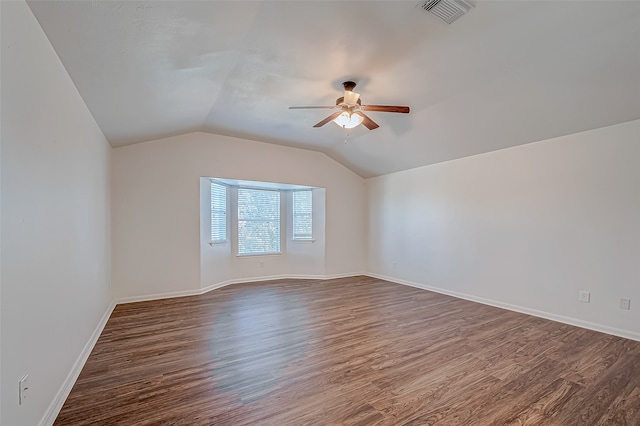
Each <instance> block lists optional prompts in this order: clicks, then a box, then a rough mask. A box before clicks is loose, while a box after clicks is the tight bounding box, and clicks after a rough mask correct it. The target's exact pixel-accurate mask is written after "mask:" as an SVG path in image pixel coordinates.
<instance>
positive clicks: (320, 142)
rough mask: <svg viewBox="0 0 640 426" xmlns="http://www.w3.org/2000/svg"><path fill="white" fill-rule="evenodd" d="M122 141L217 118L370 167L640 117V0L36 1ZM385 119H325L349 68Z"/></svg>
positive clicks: (60, 49) (413, 162)
mask: <svg viewBox="0 0 640 426" xmlns="http://www.w3.org/2000/svg"><path fill="white" fill-rule="evenodd" d="M28 4H29V6H30V7H31V9H32V10H33V12H34V14H35V16H36V18H37V19H38V21H39V22H40V24H41V25H42V27H43V29H44V31H45V33H46V34H47V36H48V38H49V40H50V41H51V43H52V45H53V47H54V48H55V50H56V51H57V53H58V55H59V57H60V59H61V60H62V62H63V64H64V66H65V68H66V69H67V71H68V72H69V74H70V76H71V78H72V79H73V81H74V83H75V85H76V86H77V88H78V91H79V93H80V95H81V96H82V97H83V99H84V100H85V102H86V104H87V106H88V108H89V109H90V111H91V112H92V114H93V116H94V117H95V119H96V121H97V122H98V124H99V126H100V127H101V129H102V131H103V132H104V134H105V136H106V137H107V139H108V140H109V141H110V143H111V144H112V145H113V146H116V147H117V146H122V145H128V144H134V143H138V142H142V141H148V140H152V139H157V138H161V137H165V136H170V135H176V134H181V133H188V132H192V131H204V132H210V133H217V134H223V135H229V136H237V137H241V138H246V139H253V140H257V141H263V142H269V143H275V144H281V145H288V146H293V147H299V148H304V149H311V150H316V151H321V152H324V153H326V154H327V155H329V156H330V157H332V158H334V159H336V160H337V161H339V162H341V163H343V164H344V165H346V166H347V167H349V168H351V169H353V170H354V171H355V172H357V173H358V174H360V175H361V176H363V177H369V176H376V175H380V174H386V173H390V172H394V171H398V170H403V169H408V168H412V167H416V166H421V165H427V164H433V163H437V162H441V161H446V160H450V159H454V158H459V157H464V156H469V155H474V154H479V153H483V152H488V151H492V150H496V149H501V148H505V147H510V146H515V145H520V144H524V143H529V142H534V141H538V140H543V139H547V138H551V137H555V136H561V135H566V134H570V133H576V132H580V131H584V130H589V129H594V128H598V127H602V126H607V125H611V124H617V123H621V122H625V121H629V120H634V119H638V118H640V2H638V1H620V2H618V1H477V2H475V3H474V5H475V7H474V8H473V9H472V10H471V11H470V12H469V13H468V14H467V15H465V16H463V17H462V18H460V19H459V20H458V21H456V22H454V23H453V24H451V25H447V24H445V23H444V22H441V21H439V20H437V19H435V18H433V17H432V16H430V15H428V14H426V13H425V12H424V11H423V10H422V9H421V8H419V7H416V6H417V5H418V4H419V3H418V0H414V1H193V2H191V1H67V0H63V1H55V0H54V1H29V2H28ZM345 80H354V81H356V82H357V83H358V86H357V87H356V89H355V91H356V92H358V93H360V94H361V97H362V100H363V104H391V105H409V106H411V113H410V114H408V115H406V114H393V113H376V112H371V113H369V116H370V117H371V118H372V119H373V120H375V121H376V122H377V123H378V124H380V128H378V129H376V130H373V131H369V130H367V129H366V128H365V127H363V126H359V127H358V128H356V129H353V130H352V131H351V132H350V135H349V136H348V138H347V143H346V144H345V143H344V140H345V131H344V130H343V129H341V128H340V127H338V126H336V125H334V124H332V123H329V124H327V125H326V126H324V127H322V128H313V127H312V126H313V125H314V124H315V123H317V122H318V121H320V120H322V119H323V118H324V117H326V116H327V115H328V114H329V113H330V112H331V111H330V110H289V109H288V107H289V106H292V105H332V104H334V103H335V99H336V98H337V97H339V96H341V95H342V86H341V82H342V81H345Z"/></svg>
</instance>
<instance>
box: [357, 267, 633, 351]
mask: <svg viewBox="0 0 640 426" xmlns="http://www.w3.org/2000/svg"><path fill="white" fill-rule="evenodd" d="M364 275H367V276H369V277H373V278H378V279H381V280H385V281H389V282H392V283H396V284H402V285H406V286H410V287H415V288H419V289H422V290H429V291H433V292H435V293H440V294H446V295H447V296H452V297H456V298H458V299H464V300H469V301H471V302H477V303H482V304H483V305H489V306H494V307H496V308H502V309H507V310H509V311H514V312H519V313H521V314H527V315H532V316H534V317H539V318H544V319H548V320H551V321H556V322H561V323H563V324H569V325H574V326H576V327H581V328H586V329H588V330H593V331H598V332H600V333H606V334H611V335H613V336H618V337H624V338H625V339H631V340H637V341H640V333H636V332H633V331H630V330H622V329H619V328H615V327H609V326H607V325H602V324H597V323H593V322H589V321H583V320H580V319H577V318H571V317H565V316H563V315H557V314H552V313H549V312H545V311H539V310H536V309H531V308H525V307H523V306H518V305H512V304H510V303H504V302H499V301H497V300H492V299H485V298H483V297H478V296H473V295H470V294H466V293H460V292H457V291H451V290H447V289H443V288H439V287H432V286H429V285H426V284H420V283H416V282H413V281H407V280H403V279H399V278H393V277H387V276H384V275H379V274H373V273H370V272H367V273H365V274H364Z"/></svg>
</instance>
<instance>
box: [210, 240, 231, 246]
mask: <svg viewBox="0 0 640 426" xmlns="http://www.w3.org/2000/svg"><path fill="white" fill-rule="evenodd" d="M228 242H229V241H227V240H225V241H209V245H210V246H212V247H213V246H219V245H221V244H227V243H228Z"/></svg>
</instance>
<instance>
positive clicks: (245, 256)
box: [236, 253, 282, 258]
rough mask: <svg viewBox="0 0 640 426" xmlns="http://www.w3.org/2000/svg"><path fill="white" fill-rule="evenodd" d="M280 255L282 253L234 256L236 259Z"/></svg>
mask: <svg viewBox="0 0 640 426" xmlns="http://www.w3.org/2000/svg"><path fill="white" fill-rule="evenodd" d="M281 254H282V253H257V254H236V257H239V258H248V257H250V258H255V257H271V256H280V255H281Z"/></svg>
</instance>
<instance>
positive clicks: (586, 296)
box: [578, 291, 591, 303]
mask: <svg viewBox="0 0 640 426" xmlns="http://www.w3.org/2000/svg"><path fill="white" fill-rule="evenodd" d="M578 301H579V302H583V303H589V302H590V301H591V293H590V292H588V291H581V292H580V293H578Z"/></svg>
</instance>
